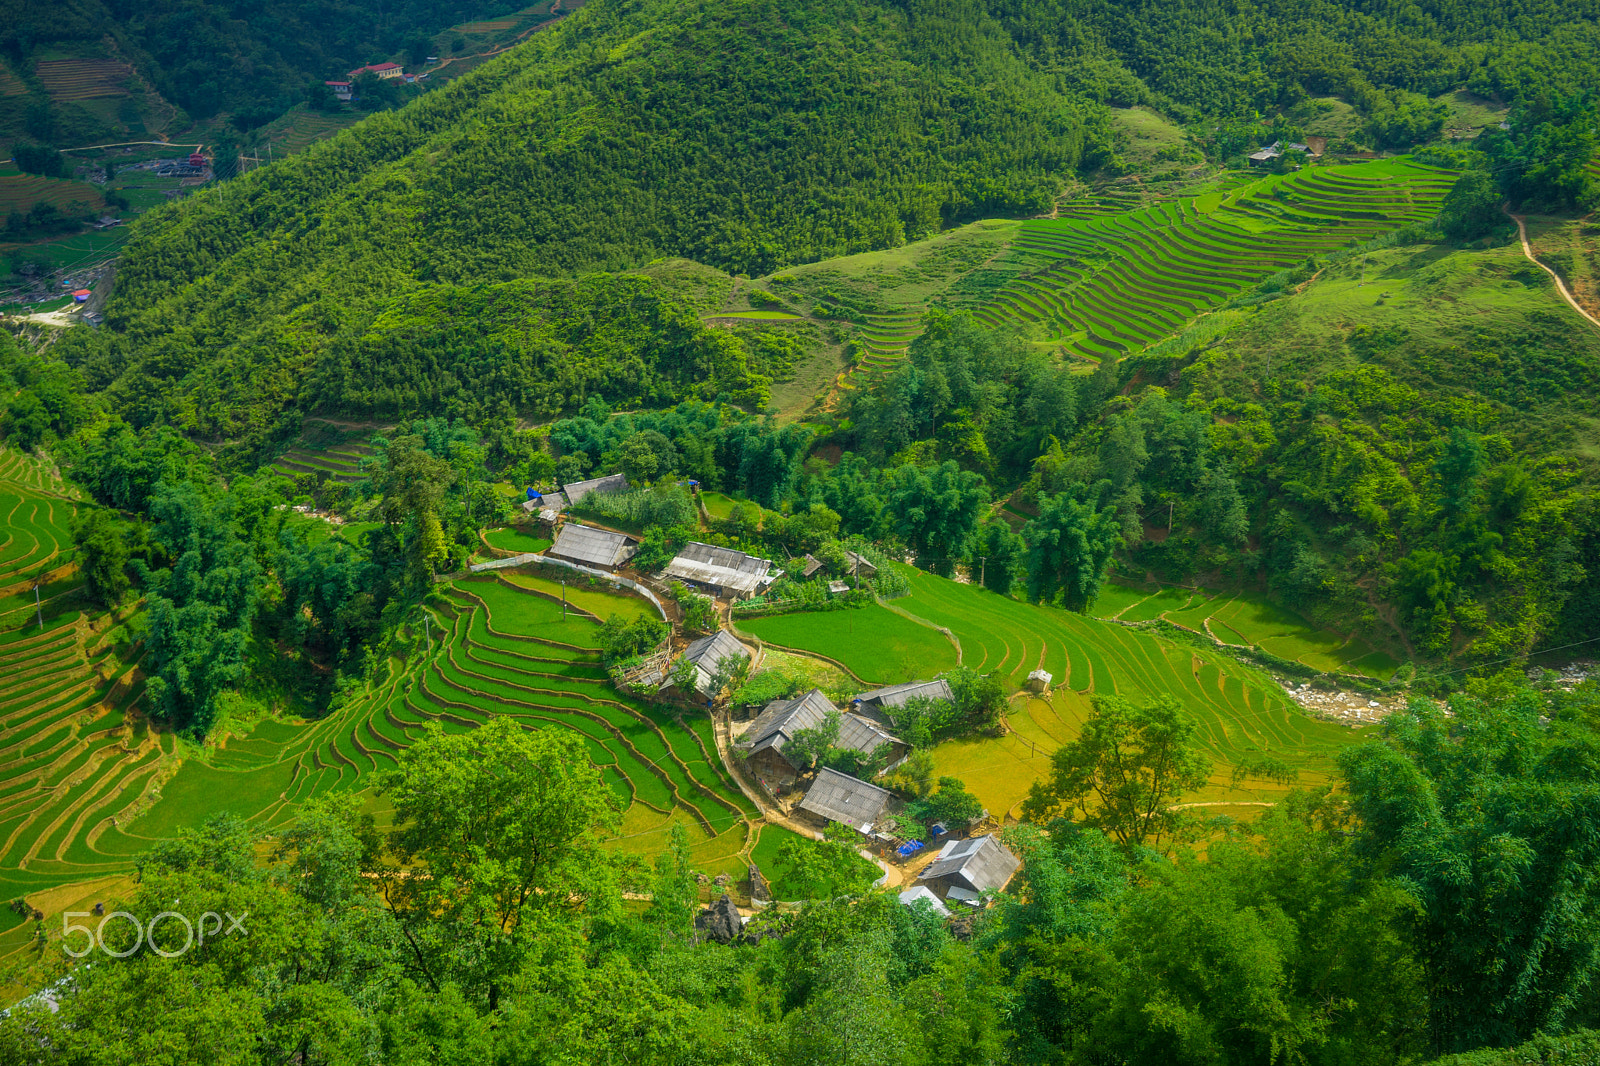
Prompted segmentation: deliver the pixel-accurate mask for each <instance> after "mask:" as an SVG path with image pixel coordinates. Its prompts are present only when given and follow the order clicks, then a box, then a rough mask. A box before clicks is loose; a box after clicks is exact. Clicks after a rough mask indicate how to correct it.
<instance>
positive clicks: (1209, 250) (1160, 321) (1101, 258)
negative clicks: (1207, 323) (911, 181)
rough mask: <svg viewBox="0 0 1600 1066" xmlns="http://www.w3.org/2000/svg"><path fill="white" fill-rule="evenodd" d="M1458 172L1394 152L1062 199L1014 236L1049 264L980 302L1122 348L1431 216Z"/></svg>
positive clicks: (1092, 342)
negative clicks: (1197, 191) (1234, 181)
mask: <svg viewBox="0 0 1600 1066" xmlns="http://www.w3.org/2000/svg"><path fill="white" fill-rule="evenodd" d="M1455 179H1456V175H1455V174H1454V173H1452V172H1449V171H1444V170H1438V169H1435V168H1432V167H1424V166H1420V165H1417V164H1412V163H1409V162H1406V161H1404V160H1386V161H1382V162H1375V163H1367V164H1361V165H1352V166H1339V167H1317V168H1314V169H1310V170H1306V171H1302V172H1300V173H1296V174H1289V175H1283V176H1274V177H1266V178H1262V179H1260V180H1257V181H1254V182H1251V183H1250V184H1248V185H1245V186H1243V187H1241V188H1239V189H1236V190H1234V191H1232V192H1226V193H1217V192H1213V193H1208V194H1206V195H1202V196H1195V197H1185V198H1182V199H1177V200H1171V201H1167V202H1164V203H1156V204H1153V205H1150V206H1146V207H1140V208H1137V209H1134V210H1127V211H1122V212H1120V213H1110V211H1111V205H1110V204H1106V203H1104V202H1103V201H1102V202H1101V204H1100V205H1099V206H1105V207H1106V208H1107V210H1106V211H1100V210H1098V207H1097V209H1096V210H1094V211H1091V210H1089V207H1090V205H1089V204H1088V203H1084V204H1082V205H1076V204H1067V205H1063V207H1064V210H1063V211H1062V212H1061V214H1062V217H1060V218H1056V219H1041V220H1035V221H1030V222H1025V223H1023V224H1022V232H1021V235H1020V236H1019V237H1018V238H1017V239H1016V241H1015V242H1014V246H1015V247H1016V248H1018V249H1019V250H1026V251H1028V252H1031V253H1034V254H1040V255H1048V256H1051V257H1053V258H1052V260H1051V261H1050V262H1049V264H1048V265H1046V266H1044V267H1042V268H1040V269H1037V270H1034V271H1032V272H1031V273H1029V274H1025V275H1023V276H1022V277H1020V278H1018V279H1017V280H1016V281H1014V282H1012V283H1011V284H1009V285H1008V286H1006V287H1005V288H1004V289H1002V290H1001V291H1000V293H999V294H998V295H997V296H996V297H995V298H994V300H993V301H991V302H990V303H988V304H986V305H985V306H984V307H982V308H981V309H980V310H979V311H978V313H977V314H978V317H979V318H980V319H981V320H983V321H985V322H987V323H989V324H990V325H993V326H997V327H998V326H1004V327H1008V328H1019V327H1021V328H1023V329H1025V330H1027V331H1030V332H1031V333H1033V334H1034V335H1035V336H1036V337H1038V338H1040V339H1044V340H1050V341H1053V342H1056V343H1059V344H1061V345H1063V346H1064V347H1065V348H1066V349H1067V350H1068V351H1069V353H1071V354H1073V355H1076V356H1079V357H1082V358H1086V359H1090V360H1099V359H1102V358H1105V357H1107V356H1112V357H1117V356H1121V355H1122V354H1125V353H1128V352H1133V351H1137V350H1139V349H1141V348H1144V347H1146V346H1148V345H1150V344H1152V343H1155V342H1156V341H1159V340H1162V339H1163V338H1166V337H1169V336H1171V335H1173V334H1175V333H1177V332H1179V331H1181V330H1182V329H1183V328H1184V327H1185V326H1186V325H1188V324H1189V323H1190V322H1192V321H1193V320H1194V319H1195V318H1196V317H1198V316H1200V315H1202V314H1205V313H1206V312H1208V311H1210V310H1212V309H1214V308H1216V307H1218V306H1219V305H1221V304H1223V303H1225V302H1226V301H1227V300H1229V299H1231V298H1233V297H1236V296H1239V295H1241V294H1243V293H1245V292H1246V291H1248V290H1249V289H1250V288H1251V287H1252V286H1254V285H1256V284H1257V283H1259V282H1260V281H1261V280H1262V279H1263V278H1265V277H1267V276H1269V275H1271V274H1273V273H1275V272H1277V271H1281V270H1285V269H1288V268H1291V267H1294V266H1296V265H1298V264H1300V263H1303V262H1304V261H1305V260H1306V259H1307V258H1308V257H1310V256H1312V255H1318V254H1325V253H1327V252H1330V251H1333V250H1335V249H1337V248H1341V247H1344V246H1346V245H1349V244H1353V243H1357V242H1360V241H1364V240H1369V239H1371V238H1373V237H1377V236H1380V235H1382V234H1384V233H1387V232H1389V231H1391V230H1394V229H1396V228H1398V227H1400V226H1403V225H1406V224H1407V223H1410V222H1419V221H1424V220H1426V219H1428V218H1431V217H1432V216H1433V215H1434V214H1435V213H1436V212H1437V210H1438V208H1439V205H1440V203H1441V202H1442V200H1443V199H1444V196H1445V194H1446V193H1447V192H1449V190H1450V187H1451V186H1452V185H1453V184H1454V182H1455ZM1065 208H1071V210H1066V209H1065ZM1080 208H1081V209H1080Z"/></svg>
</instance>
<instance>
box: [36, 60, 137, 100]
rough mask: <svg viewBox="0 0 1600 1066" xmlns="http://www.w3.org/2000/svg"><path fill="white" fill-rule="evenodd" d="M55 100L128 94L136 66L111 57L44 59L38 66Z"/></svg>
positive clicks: (45, 85) (87, 98)
mask: <svg viewBox="0 0 1600 1066" xmlns="http://www.w3.org/2000/svg"><path fill="white" fill-rule="evenodd" d="M35 70H36V71H37V73H38V75H39V82H40V84H42V85H43V86H44V89H45V92H47V93H49V94H50V99H52V100H58V101H59V100H92V99H94V98H95V97H98V96H126V95H128V78H129V77H130V76H131V75H132V74H133V67H132V66H130V65H129V64H127V63H117V62H115V61H113V60H110V59H41V60H39V65H38V66H37V67H36V68H35Z"/></svg>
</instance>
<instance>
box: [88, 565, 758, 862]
mask: <svg viewBox="0 0 1600 1066" xmlns="http://www.w3.org/2000/svg"><path fill="white" fill-rule="evenodd" d="M431 618H432V621H431V634H432V643H431V646H429V647H427V648H426V649H420V648H419V649H418V651H417V652H416V654H415V655H414V657H413V658H412V660H411V661H409V662H402V661H400V660H398V659H396V660H391V661H390V662H389V663H387V664H386V666H385V668H384V671H383V673H382V676H380V677H379V678H377V679H376V680H375V681H374V682H373V683H372V684H370V685H369V687H368V689H367V691H366V692H365V693H364V694H363V695H362V696H361V698H359V699H357V700H353V701H351V702H350V703H349V704H347V705H345V706H344V707H341V708H339V709H338V710H337V711H335V712H334V713H332V714H330V715H328V716H327V717H326V718H322V719H319V720H315V721H309V722H303V723H298V724H296V723H288V722H282V721H277V720H271V721H266V722H263V723H262V724H261V725H259V726H258V727H257V728H256V729H255V731H254V732H253V733H251V734H250V736H249V737H247V738H244V739H234V740H230V741H229V742H228V743H227V745H226V746H225V747H224V748H223V749H222V750H221V751H218V752H217V753H216V754H215V755H213V756H212V757H211V758H210V759H209V760H208V761H206V762H201V761H189V762H186V763H184V765H183V766H182V768H181V769H180V770H179V771H178V772H177V774H176V775H175V776H174V777H173V778H172V779H171V780H170V781H169V782H167V783H166V784H165V785H164V786H163V787H162V791H161V797H160V800H159V802H157V803H156V804H154V805H153V806H152V807H151V809H150V810H149V811H148V813H146V814H144V815H143V816H142V817H141V818H139V819H138V820H137V821H136V822H134V823H132V824H131V825H130V824H123V825H120V826H117V827H112V828H109V829H107V830H106V831H104V832H102V833H101V834H100V835H99V836H97V837H95V838H94V839H93V840H92V841H88V842H86V844H85V850H86V851H88V852H89V853H92V854H95V855H100V856H104V857H105V859H106V861H108V862H114V861H117V860H119V859H124V858H125V857H127V856H130V855H133V854H136V853H138V852H139V851H141V850H143V849H144V848H146V847H149V846H150V844H151V843H152V842H153V841H155V840H158V839H161V838H162V837H164V836H166V835H168V834H170V833H172V832H173V831H175V830H177V829H178V828H180V827H182V826H186V825H194V824H197V823H198V822H200V821H202V820H204V819H205V818H206V817H208V816H209V815H211V814H214V813H216V812H218V811H221V810H229V811H233V812H235V813H240V814H244V815H248V816H249V817H251V818H253V819H255V820H257V821H258V822H261V823H263V824H267V825H277V824H281V823H283V822H285V821H287V820H289V819H290V818H292V817H293V815H294V811H295V808H296V806H297V805H298V804H300V803H302V802H304V801H305V800H306V799H308V798H309V797H311V796H315V795H319V794H321V793H324V792H328V791H332V790H338V789H355V790H361V789H366V788H369V787H371V785H372V783H373V779H372V776H371V775H373V774H374V773H375V772H377V771H380V770H384V769H392V768H393V767H395V766H397V765H398V762H399V760H398V755H399V753H400V752H401V751H403V750H404V749H405V748H406V747H408V746H409V745H410V744H411V743H412V742H413V741H415V739H416V738H417V737H418V736H420V735H421V733H422V731H423V729H424V728H425V727H426V725H427V724H428V723H430V722H432V723H438V724H439V725H440V726H441V727H443V728H444V729H446V730H449V731H459V730H466V729H472V728H474V727H476V726H477V725H480V724H482V723H483V722H485V721H487V720H488V718H489V717H490V716H491V715H497V714H502V715H510V716H512V717H513V718H516V719H517V720H518V721H519V722H521V723H522V724H524V725H526V726H528V727H529V728H535V729H569V730H572V731H573V732H575V733H577V734H578V735H579V736H580V737H582V738H583V740H584V742H585V744H586V745H587V747H588V750H589V756H590V758H591V760H592V761H593V762H594V764H595V765H596V766H597V767H599V768H600V770H601V771H602V773H603V775H604V777H605V779H606V781H607V783H608V784H609V785H610V786H611V788H612V789H613V790H614V791H615V793H616V796H617V800H618V802H619V803H620V804H621V805H622V806H623V807H624V808H625V809H626V812H627V813H626V815H625V818H624V830H623V839H622V840H621V841H619V846H621V847H623V848H626V849H628V850H636V851H638V852H641V853H645V854H655V853H659V851H661V850H662V847H663V844H664V841H665V834H666V832H667V829H668V826H669V824H670V822H671V821H673V820H685V821H687V822H688V823H689V824H691V825H692V826H694V827H696V836H697V844H696V848H697V851H696V856H697V859H716V860H718V861H719V862H721V863H722V864H723V865H722V867H720V868H726V869H728V870H730V871H734V872H738V873H742V872H743V866H742V864H741V863H742V860H738V859H737V857H738V856H739V855H740V854H741V853H742V852H743V851H744V849H745V848H746V847H747V846H748V844H749V842H750V841H749V839H748V837H749V833H750V820H751V819H753V818H755V817H756V814H757V812H756V809H755V807H754V806H753V805H752V804H751V803H750V802H749V801H748V800H747V799H745V797H744V796H743V795H742V794H741V793H740V792H739V790H738V788H737V786H736V785H735V784H734V783H733V781H732V780H731V779H730V778H729V777H728V776H727V775H726V772H725V771H724V770H723V768H722V765H721V761H720V759H719V758H718V756H717V753H716V747H715V742H714V738H713V737H712V734H711V726H710V723H709V721H707V720H705V719H700V718H695V719H692V720H689V721H687V722H680V721H679V720H678V719H677V718H676V717H675V716H674V715H672V714H670V713H669V712H667V711H666V710H663V709H661V708H659V707H656V706H653V705H649V704H645V703H642V702H640V701H638V700H634V699H632V698H630V697H628V696H625V695H622V694H620V693H618V692H617V691H615V690H614V689H613V688H612V687H611V684H610V681H609V679H608V678H607V675H606V671H605V668H604V667H603V665H602V664H601V662H600V656H599V651H598V649H597V646H596V643H595V637H596V634H597V632H598V626H597V625H596V623H595V622H593V621H592V620H590V619H588V618H585V617H583V616H581V615H579V614H577V613H576V612H571V613H569V615H568V617H567V618H566V619H565V620H563V618H562V613H561V605H560V603H559V602H556V601H554V600H552V599H550V598H548V597H546V596H543V595H539V594H537V593H536V592H534V591H531V590H528V589H524V588H518V587H515V586H514V585H512V584H510V583H507V582H504V581H500V580H498V579H496V578H492V577H491V578H472V579H468V580H465V581H462V582H459V583H457V584H456V585H453V586H445V587H444V588H443V591H442V592H441V593H440V594H439V595H438V596H436V597H435V598H434V602H433V604H432V607H431ZM418 635H419V636H421V635H422V634H418ZM707 869H708V870H709V871H711V872H716V871H717V870H718V869H719V867H716V866H708V867H707Z"/></svg>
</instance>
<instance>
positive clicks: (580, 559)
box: [545, 521, 639, 571]
mask: <svg viewBox="0 0 1600 1066" xmlns="http://www.w3.org/2000/svg"><path fill="white" fill-rule="evenodd" d="M638 550H639V542H638V541H637V540H635V539H634V538H632V537H630V536H627V535H626V534H623V533H614V532H612V531H611V530H609V529H596V528H595V527H594V526H582V525H578V524H577V523H576V522H570V521H569V522H568V523H567V524H566V525H564V526H562V527H561V530H560V532H558V533H557V534H556V542H555V543H554V544H552V545H551V546H550V548H549V550H547V551H546V552H545V555H546V556H548V557H550V558H552V559H565V560H566V561H567V562H569V563H577V564H578V565H579V566H589V567H594V568H595V569H598V570H611V571H614V570H617V569H619V568H620V567H621V566H622V565H623V564H625V563H626V562H627V561H628V560H629V559H632V558H633V554H634V552H637V551H638Z"/></svg>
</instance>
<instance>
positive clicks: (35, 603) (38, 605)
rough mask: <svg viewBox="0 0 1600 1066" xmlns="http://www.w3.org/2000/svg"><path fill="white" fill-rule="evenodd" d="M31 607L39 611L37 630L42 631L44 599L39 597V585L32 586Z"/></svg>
mask: <svg viewBox="0 0 1600 1066" xmlns="http://www.w3.org/2000/svg"><path fill="white" fill-rule="evenodd" d="M33 609H34V610H35V611H37V612H39V632H41V633H43V632H44V601H43V600H41V599H39V585H38V583H37V582H36V583H35V584H34V586H33Z"/></svg>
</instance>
